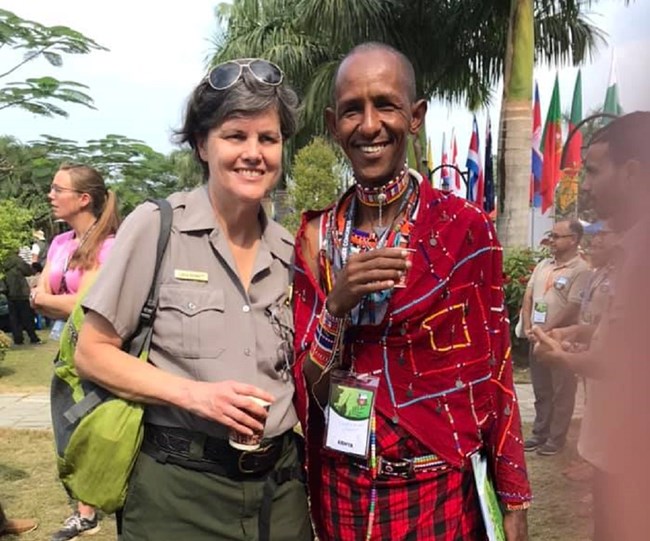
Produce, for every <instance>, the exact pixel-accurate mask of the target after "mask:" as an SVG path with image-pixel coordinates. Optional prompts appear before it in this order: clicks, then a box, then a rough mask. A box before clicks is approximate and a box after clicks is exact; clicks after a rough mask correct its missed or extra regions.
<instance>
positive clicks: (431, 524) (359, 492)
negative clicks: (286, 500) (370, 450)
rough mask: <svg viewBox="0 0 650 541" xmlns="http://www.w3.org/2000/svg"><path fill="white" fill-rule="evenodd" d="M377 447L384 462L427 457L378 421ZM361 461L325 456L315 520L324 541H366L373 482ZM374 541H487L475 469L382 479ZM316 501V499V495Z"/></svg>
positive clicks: (402, 435)
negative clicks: (389, 459)
mask: <svg viewBox="0 0 650 541" xmlns="http://www.w3.org/2000/svg"><path fill="white" fill-rule="evenodd" d="M377 444H378V448H380V449H383V450H384V451H383V453H382V455H383V456H384V457H395V458H398V457H404V456H411V457H413V456H421V455H422V454H423V452H426V450H425V449H423V448H422V446H421V444H420V443H419V442H418V441H417V440H415V439H413V438H412V437H411V436H409V434H408V433H407V432H405V431H404V430H403V429H401V428H400V427H399V425H393V424H392V423H391V422H390V421H389V420H388V419H385V418H383V416H382V415H381V414H378V415H377ZM355 460H356V459H351V458H348V457H346V456H344V455H341V454H337V453H329V452H328V451H325V450H323V451H322V454H321V471H320V475H321V476H322V478H323V479H327V480H328V482H327V484H326V485H325V486H321V489H320V491H321V492H320V494H319V495H318V496H317V497H319V499H320V506H318V505H317V506H315V507H317V508H318V509H320V515H319V516H315V517H314V522H315V524H316V533H317V535H318V538H319V540H320V541H365V539H366V532H367V528H368V517H369V511H370V493H371V488H372V479H371V477H370V472H369V471H368V470H367V469H362V468H361V467H359V466H358V465H355V464H354V462H355ZM376 487H377V504H376V510H375V516H374V526H373V530H372V537H371V538H370V539H372V540H373V541H380V540H381V541H384V540H391V541H401V540H404V541H406V540H408V541H433V540H435V541H470V540H471V541H483V540H485V539H486V534H485V529H484V526H483V519H482V517H481V512H480V507H479V503H478V495H477V492H476V485H475V483H474V477H473V473H472V471H471V469H465V470H462V471H460V470H458V469H456V468H450V467H448V466H443V467H441V468H437V469H435V470H434V471H431V472H421V473H417V474H416V476H415V477H414V478H412V479H403V478H400V477H385V478H383V479H382V478H380V479H379V480H377V482H376ZM312 497H314V494H312Z"/></svg>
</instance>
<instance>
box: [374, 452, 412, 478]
mask: <svg viewBox="0 0 650 541" xmlns="http://www.w3.org/2000/svg"><path fill="white" fill-rule="evenodd" d="M377 473H378V475H388V476H392V477H402V478H404V479H410V478H411V477H414V475H415V463H414V462H413V460H412V459H410V458H404V459H402V460H399V461H395V462H393V461H391V460H386V459H384V458H382V457H379V458H378V464H377Z"/></svg>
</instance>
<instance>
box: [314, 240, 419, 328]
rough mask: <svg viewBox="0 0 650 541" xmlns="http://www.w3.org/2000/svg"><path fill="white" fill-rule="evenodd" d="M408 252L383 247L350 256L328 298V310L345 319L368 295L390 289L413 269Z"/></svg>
mask: <svg viewBox="0 0 650 541" xmlns="http://www.w3.org/2000/svg"><path fill="white" fill-rule="evenodd" d="M407 256H408V252H407V251H406V250H403V249H401V248H381V249H379V250H371V251H369V252H362V253H359V254H353V255H351V256H350V259H349V260H348V262H347V264H346V265H345V267H344V268H343V269H342V270H341V272H340V273H339V274H338V276H337V277H336V283H335V284H334V288H333V289H332V291H331V292H330V294H329V295H328V296H327V309H328V310H329V312H330V313H331V314H332V315H333V316H336V317H343V316H345V315H346V314H347V313H348V312H350V310H352V309H353V308H354V307H355V306H356V305H357V304H359V302H360V301H361V299H362V298H363V296H364V295H367V294H368V293H374V292H376V291H382V290H384V289H390V288H392V287H394V286H395V284H396V283H397V282H398V281H399V279H400V277H401V276H402V275H403V273H405V272H406V270H407V269H408V268H409V267H410V262H409V261H408V259H407Z"/></svg>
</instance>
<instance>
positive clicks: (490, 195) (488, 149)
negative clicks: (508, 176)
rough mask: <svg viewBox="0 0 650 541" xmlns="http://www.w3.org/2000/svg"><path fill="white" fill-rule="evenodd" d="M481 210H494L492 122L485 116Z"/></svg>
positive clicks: (488, 211)
mask: <svg viewBox="0 0 650 541" xmlns="http://www.w3.org/2000/svg"><path fill="white" fill-rule="evenodd" d="M484 191H485V196H484V201H483V210H485V212H487V213H488V214H489V213H490V212H492V211H493V210H494V164H493V162H492V123H491V122H490V115H488V117H487V126H486V128H485V179H484Z"/></svg>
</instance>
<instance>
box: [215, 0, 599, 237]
mask: <svg viewBox="0 0 650 541" xmlns="http://www.w3.org/2000/svg"><path fill="white" fill-rule="evenodd" d="M590 3H591V2H588V1H586V0H512V1H511V0H493V1H491V2H486V1H484V0H336V1H335V0H233V3H232V5H231V6H229V7H223V5H222V6H221V7H219V8H218V10H217V19H218V32H217V35H216V36H215V39H214V43H215V54H214V56H213V58H212V63H218V62H221V61H223V60H226V59H229V58H236V57H250V56H261V57H264V58H268V59H269V60H272V61H274V62H276V63H278V64H279V65H280V66H282V68H283V69H284V70H285V72H286V74H287V77H288V79H289V80H290V81H291V83H292V85H294V87H295V88H296V90H297V91H298V93H299V94H300V95H301V97H302V98H303V107H304V110H303V114H304V117H303V118H304V128H303V130H302V132H301V133H300V134H299V136H298V138H297V139H296V141H295V145H296V146H297V147H300V146H302V145H304V144H306V142H307V141H308V140H309V139H310V138H311V136H312V135H313V134H321V133H324V132H325V126H324V123H323V110H324V108H325V107H326V105H327V104H328V103H329V101H330V96H331V88H332V81H333V76H334V71H335V69H336V66H337V64H338V62H339V61H340V59H341V58H342V57H343V56H344V55H345V53H346V52H347V51H349V50H350V49H351V48H352V47H353V46H354V45H356V44H358V43H362V42H364V41H370V40H376V41H382V42H384V43H388V44H390V45H393V46H394V47H396V48H397V49H399V50H401V51H402V52H404V53H405V54H406V55H407V56H408V57H409V58H410V59H411V61H412V62H413V65H414V67H415V71H416V77H417V87H418V92H419V94H420V95H422V96H424V97H426V98H427V99H431V98H441V99H445V100H448V101H450V102H452V103H461V102H462V103H464V105H466V106H467V107H469V108H470V109H476V108H478V107H480V106H484V105H486V104H488V103H489V102H490V100H491V99H492V98H493V96H492V89H493V88H494V87H495V86H496V84H497V82H498V81H499V80H500V79H501V78H502V77H504V79H505V81H506V82H507V85H506V87H505V89H504V99H505V100H506V102H505V103H504V107H503V109H504V111H505V110H507V112H508V116H506V115H505V113H504V115H503V122H504V125H503V126H502V127H501V129H500V133H501V134H502V137H501V144H503V145H506V146H507V145H511V144H516V145H519V146H517V147H512V146H511V149H510V153H508V152H506V154H505V156H504V158H507V159H508V160H509V162H508V163H509V164H510V165H509V166H508V167H505V166H502V167H501V169H500V171H501V173H502V175H501V176H500V177H499V178H501V179H504V180H505V186H507V189H506V190H505V191H504V192H503V193H502V204H501V210H502V216H504V217H506V218H507V220H505V223H507V224H508V227H506V230H505V231H506V233H505V234H506V243H507V244H510V243H512V244H519V243H520V240H521V239H522V238H524V237H525V235H526V233H524V234H523V236H522V235H516V236H514V237H513V236H512V235H510V234H509V233H508V231H509V228H510V227H512V228H513V230H515V231H518V230H519V229H520V228H521V227H522V224H523V221H522V220H521V216H520V214H521V213H520V212H519V210H517V212H515V213H514V215H515V216H517V220H515V221H513V220H512V219H511V218H509V216H510V214H511V213H510V212H509V209H510V208H511V207H514V208H515V209H518V207H519V206H520V204H521V202H522V201H524V199H523V198H522V196H521V194H523V193H524V192H525V194H526V198H527V197H528V191H527V190H528V181H529V172H530V137H531V124H532V122H531V119H530V113H529V112H528V113H527V115H526V114H525V115H523V117H522V118H521V120H520V121H519V122H518V124H517V127H515V126H514V125H512V123H513V122H514V119H515V118H516V115H515V114H514V112H515V111H516V110H517V108H519V110H521V111H524V109H525V108H526V107H528V110H530V99H531V95H532V66H533V62H532V61H533V54H534V53H536V54H537V55H538V57H540V58H544V59H545V60H547V61H554V62H560V61H564V62H572V63H574V64H577V63H579V62H581V61H582V60H583V59H584V58H585V57H586V56H587V54H588V53H589V52H590V51H591V50H592V49H593V48H594V46H595V45H596V43H597V42H598V41H599V40H602V39H603V34H602V32H601V31H600V30H598V28H596V27H595V26H593V25H592V24H591V23H590V22H589V20H588V18H587V17H586V15H585V9H586V8H587V7H588V6H589V5H590ZM511 21H513V22H516V23H517V24H516V25H514V24H512V25H511V24H510V22H511ZM525 58H527V59H528V60H526V61H524V59H525ZM515 89H516V91H515ZM526 92H527V93H526ZM526 116H527V118H525V117H526ZM508 122H510V124H508ZM506 126H507V127H508V128H507V129H506ZM506 134H507V139H506ZM526 138H527V139H526ZM524 139H526V140H527V143H526V145H525V146H526V149H527V152H528V155H527V157H526V158H525V159H524V158H523V150H522V148H520V147H521V145H523V143H524ZM517 141H518V143H517ZM514 148H519V152H518V155H519V156H520V158H516V159H517V160H518V161H517V166H516V167H515V166H514V165H512V163H514V162H510V160H515V156H516V155H517V153H515V154H514V155H513V154H512V152H513V151H514ZM290 151H291V152H293V151H294V149H290ZM502 154H503V153H502V152H501V153H500V155H502ZM526 168H527V171H528V173H527V174H526V176H525V178H524V176H523V171H524V170H525V169H526ZM522 186H525V187H522ZM510 190H512V192H513V198H512V199H511V198H510V196H507V197H508V200H507V201H505V200H504V198H505V197H506V194H507V192H508V191H510ZM515 196H516V197H515ZM504 202H505V203H506V205H505V206H504ZM525 204H526V208H527V199H526V200H525ZM526 230H527V222H526V223H525V228H524V231H526Z"/></svg>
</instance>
